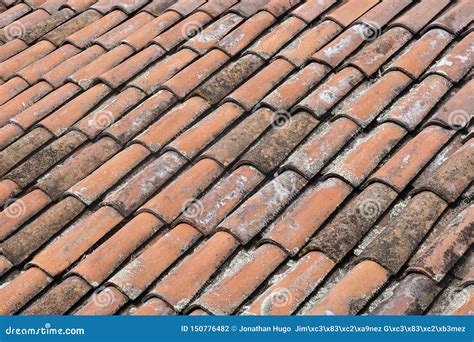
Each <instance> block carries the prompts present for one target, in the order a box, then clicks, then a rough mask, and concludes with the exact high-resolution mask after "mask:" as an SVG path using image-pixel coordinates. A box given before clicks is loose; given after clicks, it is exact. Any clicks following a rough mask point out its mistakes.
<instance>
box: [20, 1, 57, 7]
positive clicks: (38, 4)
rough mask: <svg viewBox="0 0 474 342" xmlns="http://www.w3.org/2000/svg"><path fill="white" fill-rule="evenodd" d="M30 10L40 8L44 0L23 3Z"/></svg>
mask: <svg viewBox="0 0 474 342" xmlns="http://www.w3.org/2000/svg"><path fill="white" fill-rule="evenodd" d="M53 1H54V0H53ZM25 2H26V3H27V4H28V5H29V6H30V7H31V8H34V9H36V8H38V7H39V6H41V5H42V4H43V3H45V2H46V0H26V1H25Z"/></svg>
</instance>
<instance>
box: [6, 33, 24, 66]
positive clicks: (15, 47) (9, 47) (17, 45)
mask: <svg viewBox="0 0 474 342" xmlns="http://www.w3.org/2000/svg"><path fill="white" fill-rule="evenodd" d="M27 47H28V45H26V44H25V42H24V41H22V40H21V39H14V40H10V41H9V42H8V43H5V44H3V45H0V62H4V61H6V60H8V59H9V58H10V57H12V56H15V55H16V54H18V53H20V52H21V51H24V50H25V49H26V48H27Z"/></svg>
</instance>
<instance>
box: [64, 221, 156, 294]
mask: <svg viewBox="0 0 474 342" xmlns="http://www.w3.org/2000/svg"><path fill="white" fill-rule="evenodd" d="M161 227H163V223H161V221H160V220H158V219H157V218H156V217H154V216H153V215H151V214H148V213H142V214H139V215H137V216H135V217H134V218H133V219H132V220H130V221H129V222H128V223H127V224H126V225H124V226H123V227H122V228H120V229H119V230H118V231H117V232H116V233H115V234H114V235H112V236H111V237H110V238H109V239H108V240H107V241H105V242H104V243H102V244H101V245H100V246H99V247H97V248H96V249H95V250H94V251H92V253H90V254H88V255H87V256H86V257H85V258H84V259H83V260H81V261H80V262H79V263H78V264H77V265H76V266H75V267H74V268H73V269H72V270H71V271H70V273H71V274H77V275H79V276H81V277H82V278H84V279H85V280H87V282H88V283H89V284H91V285H92V286H94V287H97V286H99V284H101V283H102V282H103V281H105V280H106V279H107V277H108V276H110V275H111V274H112V272H114V271H115V270H116V269H117V267H118V266H120V264H121V263H122V262H124V261H125V260H126V259H127V258H129V257H130V256H131V255H132V253H133V252H134V251H135V250H136V249H137V248H138V247H139V246H140V245H142V244H143V243H144V242H145V241H147V240H148V239H149V238H150V237H151V236H152V235H153V234H154V233H156V231H158V230H159V229H160V228H161Z"/></svg>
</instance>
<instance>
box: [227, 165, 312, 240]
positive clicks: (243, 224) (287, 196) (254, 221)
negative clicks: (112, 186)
mask: <svg viewBox="0 0 474 342" xmlns="http://www.w3.org/2000/svg"><path fill="white" fill-rule="evenodd" d="M305 183H306V182H305V180H304V179H303V178H302V177H301V176H299V175H298V174H297V173H295V172H292V171H287V172H284V173H282V174H281V175H279V176H277V177H275V178H274V179H273V180H271V181H270V182H268V183H267V184H265V185H264V186H263V187H262V188H260V189H259V190H258V191H257V192H256V193H255V194H254V195H252V196H251V197H250V198H249V199H247V200H246V201H245V202H244V203H243V204H241V205H240V206H239V207H238V208H237V209H236V210H235V211H234V212H232V214H230V215H229V216H228V217H227V218H226V219H225V220H224V221H223V222H222V223H220V224H219V228H218V229H219V230H225V231H228V232H230V233H231V234H232V235H234V236H235V237H237V238H238V239H239V240H240V241H241V242H242V243H243V244H247V243H248V242H249V241H250V240H252V239H253V238H254V237H255V236H256V235H257V234H258V233H259V232H260V231H261V230H262V229H263V228H265V226H266V225H267V224H268V223H269V222H271V221H272V220H273V219H274V218H275V217H276V216H277V215H278V214H279V213H280V212H281V210H282V209H283V208H284V207H285V205H287V204H288V203H290V201H292V200H293V199H294V198H295V197H296V195H297V194H298V192H299V191H300V190H301V189H302V188H303V186H304V185H305Z"/></svg>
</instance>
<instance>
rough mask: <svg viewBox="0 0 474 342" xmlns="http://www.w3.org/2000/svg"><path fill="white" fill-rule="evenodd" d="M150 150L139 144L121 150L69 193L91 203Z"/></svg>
mask: <svg viewBox="0 0 474 342" xmlns="http://www.w3.org/2000/svg"><path fill="white" fill-rule="evenodd" d="M149 154H150V152H149V151H148V150H147V149H146V148H145V147H143V146H141V145H139V144H133V145H130V146H129V147H127V148H126V149H125V150H123V151H121V152H119V153H118V154H116V155H115V156H114V157H112V158H111V159H110V160H108V161H107V162H106V163H105V164H104V165H102V166H101V167H99V168H98V169H97V170H95V171H94V172H93V173H91V174H90V175H89V176H87V177H86V178H84V179H83V180H81V181H80V182H78V183H76V184H75V185H74V186H72V187H71V188H70V189H69V190H68V191H66V193H67V194H71V195H73V196H76V197H77V198H79V199H80V200H81V201H82V202H84V203H86V204H91V203H92V202H94V201H95V200H97V199H98V198H99V197H100V196H101V195H102V194H104V193H105V192H106V191H107V190H109V188H111V187H112V186H113V185H115V184H116V183H117V182H118V181H119V180H120V179H121V178H123V177H124V176H125V175H126V174H128V173H129V172H130V171H131V170H132V169H133V168H134V167H136V166H137V165H138V164H139V163H140V162H142V161H143V160H144V159H145V158H146V157H147V156H148V155H149Z"/></svg>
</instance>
